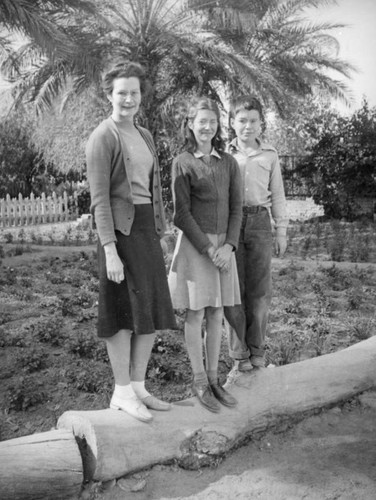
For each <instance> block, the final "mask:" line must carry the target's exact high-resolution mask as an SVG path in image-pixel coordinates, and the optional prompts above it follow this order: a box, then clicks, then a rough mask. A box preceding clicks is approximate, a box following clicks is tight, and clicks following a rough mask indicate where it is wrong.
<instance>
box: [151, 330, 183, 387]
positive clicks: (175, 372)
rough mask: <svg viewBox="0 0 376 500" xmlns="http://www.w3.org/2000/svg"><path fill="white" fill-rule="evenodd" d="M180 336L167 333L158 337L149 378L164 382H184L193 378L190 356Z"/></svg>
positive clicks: (153, 351)
mask: <svg viewBox="0 0 376 500" xmlns="http://www.w3.org/2000/svg"><path fill="white" fill-rule="evenodd" d="M178 335H179V334H176V333H170V332H168V331H167V332H164V333H163V334H161V335H158V336H157V337H156V340H155V342H154V346H153V350H152V353H151V356H150V360H149V364H148V370H147V376H148V377H150V378H154V377H156V378H158V379H160V380H163V381H164V382H168V381H171V382H182V381H184V380H186V379H187V377H190V376H191V371H190V363H189V359H188V354H187V351H186V349H185V346H184V342H182V340H181V339H179V338H178Z"/></svg>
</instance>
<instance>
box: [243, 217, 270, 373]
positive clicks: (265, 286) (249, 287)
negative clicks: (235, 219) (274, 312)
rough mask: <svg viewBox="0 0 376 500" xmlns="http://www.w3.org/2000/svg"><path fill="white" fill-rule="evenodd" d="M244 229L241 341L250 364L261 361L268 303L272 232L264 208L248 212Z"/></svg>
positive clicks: (256, 363)
mask: <svg viewBox="0 0 376 500" xmlns="http://www.w3.org/2000/svg"><path fill="white" fill-rule="evenodd" d="M249 222H250V224H247V226H246V231H245V255H244V261H245V262H244V266H245V297H244V305H245V314H246V323H247V329H246V335H245V341H246V344H247V346H248V348H249V350H250V352H251V363H252V364H253V365H254V366H263V365H264V354H265V349H264V345H265V335H266V327H267V323H268V316H269V308H270V303H271V292H272V282H271V261H272V234H271V227H270V218H269V214H268V213H267V212H261V213H260V214H256V215H253V216H252V219H251V220H250V221H249Z"/></svg>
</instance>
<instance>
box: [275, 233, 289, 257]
mask: <svg viewBox="0 0 376 500" xmlns="http://www.w3.org/2000/svg"><path fill="white" fill-rule="evenodd" d="M274 248H275V253H276V255H277V257H280V258H282V257H283V256H284V255H285V252H286V248H287V237H286V235H285V234H278V232H277V234H276V236H275V241H274Z"/></svg>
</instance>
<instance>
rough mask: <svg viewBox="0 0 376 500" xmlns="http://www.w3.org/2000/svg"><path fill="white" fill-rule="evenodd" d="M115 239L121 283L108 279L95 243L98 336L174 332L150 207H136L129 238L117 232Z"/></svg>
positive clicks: (101, 255) (168, 294)
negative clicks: (130, 332) (120, 266)
mask: <svg viewBox="0 0 376 500" xmlns="http://www.w3.org/2000/svg"><path fill="white" fill-rule="evenodd" d="M116 238H117V243H116V247H117V251H118V254H119V257H120V259H121V260H122V262H123V264H124V275H125V279H124V281H122V282H121V283H120V284H117V283H115V282H114V281H111V280H109V279H108V278H107V271H106V258H105V254H104V250H103V247H102V245H101V244H100V243H99V244H98V263H99V300H98V324H97V333H98V337H111V336H113V335H115V334H116V333H117V332H118V331H119V330H122V329H127V330H132V332H133V333H135V334H137V335H144V334H150V333H153V332H155V331H156V330H165V329H175V328H176V323H175V315H174V311H173V307H172V303H171V297H170V292H169V288H168V283H167V274H166V268H165V263H164V258H163V252H162V248H161V244H160V239H159V236H158V235H157V233H156V232H155V226H154V214H153V208H152V205H151V204H147V205H135V218H134V222H133V225H132V229H131V233H130V235H128V236H126V235H124V234H122V233H120V232H119V231H116Z"/></svg>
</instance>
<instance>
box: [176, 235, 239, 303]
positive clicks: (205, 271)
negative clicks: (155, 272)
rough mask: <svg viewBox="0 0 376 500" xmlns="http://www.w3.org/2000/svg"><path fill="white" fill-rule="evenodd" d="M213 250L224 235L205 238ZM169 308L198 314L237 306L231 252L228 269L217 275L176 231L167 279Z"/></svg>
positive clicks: (211, 266) (207, 259) (210, 265)
mask: <svg viewBox="0 0 376 500" xmlns="http://www.w3.org/2000/svg"><path fill="white" fill-rule="evenodd" d="M207 236H208V238H209V239H210V241H211V243H212V244H213V245H214V246H215V247H216V248H218V247H220V246H222V245H223V243H224V241H225V238H226V235H225V234H220V235H217V234H208V235H207ZM168 284H169V287H170V293H171V299H172V305H173V307H174V308H175V309H186V308H188V309H192V310H199V309H203V308H205V307H209V306H212V307H222V306H233V305H235V304H241V298H240V290H239V280H238V272H237V268H236V260H235V252H233V253H232V255H231V263H230V269H229V271H226V272H221V271H219V269H218V268H217V267H216V266H215V265H214V264H213V262H212V261H211V260H210V258H209V256H208V255H206V254H205V255H203V254H201V253H199V252H198V250H197V249H196V248H195V247H194V246H193V245H192V243H191V242H190V241H189V240H188V238H187V237H186V236H185V235H184V234H183V233H182V232H181V231H180V233H179V236H178V239H177V243H176V247H175V251H174V256H173V259H172V263H171V269H170V272H169V276H168Z"/></svg>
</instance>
